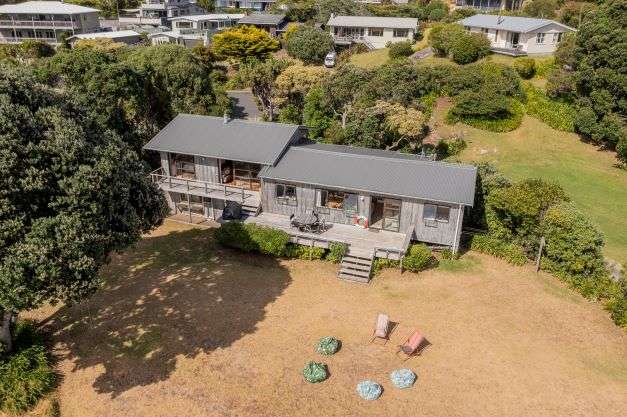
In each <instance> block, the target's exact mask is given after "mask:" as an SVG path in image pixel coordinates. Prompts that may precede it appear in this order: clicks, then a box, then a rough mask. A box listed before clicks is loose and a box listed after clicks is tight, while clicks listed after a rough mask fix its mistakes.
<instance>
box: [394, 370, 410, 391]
mask: <svg viewBox="0 0 627 417" xmlns="http://www.w3.org/2000/svg"><path fill="white" fill-rule="evenodd" d="M390 380H391V381H392V384H394V386H395V387H396V388H401V389H403V388H409V387H411V386H412V385H414V382H416V374H415V373H413V372H412V371H411V370H409V369H397V370H395V371H392V373H391V374H390Z"/></svg>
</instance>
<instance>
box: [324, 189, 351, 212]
mask: <svg viewBox="0 0 627 417" xmlns="http://www.w3.org/2000/svg"><path fill="white" fill-rule="evenodd" d="M358 200H359V196H358V195H357V194H350V193H344V192H341V191H331V190H316V207H318V208H322V209H335V210H344V211H345V212H347V213H356V212H357V201H358ZM327 212H328V211H327Z"/></svg>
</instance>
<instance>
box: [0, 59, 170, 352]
mask: <svg viewBox="0 0 627 417" xmlns="http://www.w3.org/2000/svg"><path fill="white" fill-rule="evenodd" d="M145 172H146V167H145V166H144V164H143V163H142V162H141V160H140V159H139V158H138V156H137V154H136V153H135V152H134V151H133V150H132V149H131V148H130V147H129V145H127V144H125V143H124V142H123V141H122V140H121V139H120V138H119V136H118V135H116V134H115V133H114V132H112V131H111V130H109V129H107V128H106V127H104V126H102V125H99V124H98V122H96V121H94V120H93V119H92V118H89V117H86V113H85V112H83V111H82V110H81V109H79V108H76V107H75V106H73V105H71V104H70V102H69V101H68V100H67V99H66V98H65V97H64V96H63V95H60V94H59V93H57V92H55V91H54V90H52V89H50V88H48V87H46V86H43V85H41V84H38V83H36V82H35V81H34V80H33V79H32V78H31V77H30V75H28V74H25V73H22V72H21V70H19V69H16V68H10V67H8V66H3V65H0V319H1V321H0V326H1V327H0V343H1V344H3V345H4V346H3V348H4V349H5V350H9V351H10V350H11V345H12V343H11V323H12V322H13V321H14V320H15V318H16V317H17V314H18V313H19V312H21V311H24V310H28V309H32V308H36V307H38V306H40V305H42V304H43V303H46V302H52V303H54V302H59V301H62V302H70V303H71V302H78V301H80V300H82V299H84V298H85V297H88V296H89V295H90V294H92V293H93V292H94V291H95V290H96V289H97V288H98V287H99V286H100V285H101V278H100V276H99V274H98V272H99V269H100V267H101V266H102V265H104V264H105V263H106V262H107V261H108V259H109V256H110V254H111V253H112V252H113V251H119V250H122V249H124V248H126V247H127V246H128V245H130V244H132V243H134V242H137V241H138V240H139V238H140V237H141V235H142V233H145V232H147V231H149V230H151V229H152V228H154V227H156V226H157V225H159V224H160V222H161V221H162V218H163V216H164V214H165V210H166V205H165V201H164V198H163V196H162V195H161V193H160V192H159V190H158V189H157V188H156V187H155V186H154V185H153V184H151V183H150V181H149V180H148V178H147V176H146V174H145Z"/></svg>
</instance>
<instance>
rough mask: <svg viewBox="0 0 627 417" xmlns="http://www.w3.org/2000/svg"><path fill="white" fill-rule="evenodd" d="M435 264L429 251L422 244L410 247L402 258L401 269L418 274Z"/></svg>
mask: <svg viewBox="0 0 627 417" xmlns="http://www.w3.org/2000/svg"><path fill="white" fill-rule="evenodd" d="M435 262H436V259H435V257H434V256H433V253H432V252H431V249H429V247H427V245H425V244H424V243H418V244H415V245H411V246H410V247H409V250H408V251H407V254H406V255H405V258H403V268H405V269H407V270H408V271H412V272H420V271H422V270H424V269H427V268H428V267H430V266H433V264H434V263H435Z"/></svg>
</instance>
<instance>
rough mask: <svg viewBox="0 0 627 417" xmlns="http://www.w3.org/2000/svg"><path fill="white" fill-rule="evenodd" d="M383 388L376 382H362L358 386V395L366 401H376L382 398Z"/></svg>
mask: <svg viewBox="0 0 627 417" xmlns="http://www.w3.org/2000/svg"><path fill="white" fill-rule="evenodd" d="M382 392H383V388H381V385H379V384H377V383H376V382H374V381H361V382H360V383H359V384H357V393H358V394H359V396H360V397H361V398H363V399H364V400H369V401H371V400H376V399H377V398H379V397H380V396H381V393H382Z"/></svg>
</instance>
